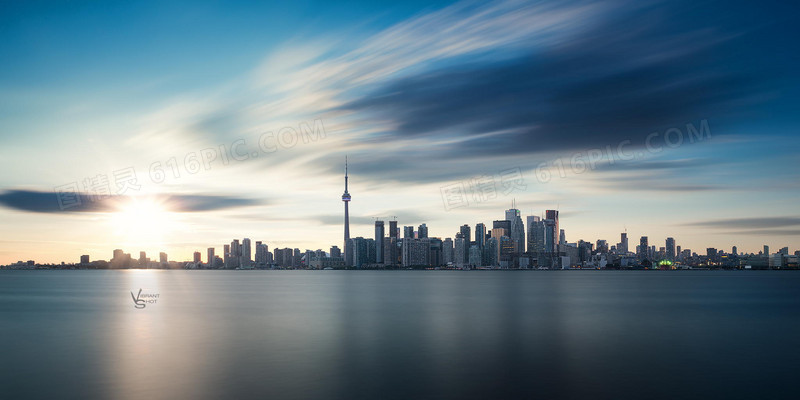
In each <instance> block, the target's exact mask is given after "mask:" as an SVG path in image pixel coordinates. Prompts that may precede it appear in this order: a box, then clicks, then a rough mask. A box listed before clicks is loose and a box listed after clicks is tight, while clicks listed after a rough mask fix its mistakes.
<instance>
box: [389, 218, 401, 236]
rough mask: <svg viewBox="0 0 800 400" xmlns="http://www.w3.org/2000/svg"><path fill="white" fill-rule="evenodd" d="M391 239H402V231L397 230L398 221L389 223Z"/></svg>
mask: <svg viewBox="0 0 800 400" xmlns="http://www.w3.org/2000/svg"><path fill="white" fill-rule="evenodd" d="M389 237H393V238H395V239H400V230H399V229H397V221H389Z"/></svg>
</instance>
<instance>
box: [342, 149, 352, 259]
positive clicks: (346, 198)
mask: <svg viewBox="0 0 800 400" xmlns="http://www.w3.org/2000/svg"><path fill="white" fill-rule="evenodd" d="M347 179H348V177H347V156H345V157H344V193H343V194H342V201H343V202H344V259H345V265H349V264H347V263H348V262H350V260H352V259H353V256H352V253H351V250H350V208H349V204H350V192H348V191H347Z"/></svg>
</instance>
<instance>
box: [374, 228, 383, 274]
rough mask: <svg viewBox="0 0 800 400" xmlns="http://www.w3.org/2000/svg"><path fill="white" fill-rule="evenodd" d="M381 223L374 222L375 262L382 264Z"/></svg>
mask: <svg viewBox="0 0 800 400" xmlns="http://www.w3.org/2000/svg"><path fill="white" fill-rule="evenodd" d="M383 226H384V225H383V221H375V262H376V263H378V264H381V263H383V237H384V229H383Z"/></svg>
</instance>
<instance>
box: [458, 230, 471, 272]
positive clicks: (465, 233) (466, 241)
mask: <svg viewBox="0 0 800 400" xmlns="http://www.w3.org/2000/svg"><path fill="white" fill-rule="evenodd" d="M471 231H472V229H470V227H469V225H467V224H464V225H461V228H459V232H460V233H461V237H462V238H464V260H463V262H464V263H466V262H467V251H468V250H469V242H470V239H471V238H472V232H471Z"/></svg>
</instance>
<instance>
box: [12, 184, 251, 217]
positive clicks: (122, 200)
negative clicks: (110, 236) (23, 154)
mask: <svg viewBox="0 0 800 400" xmlns="http://www.w3.org/2000/svg"><path fill="white" fill-rule="evenodd" d="M78 196H79V198H80V204H78V205H75V206H70V207H65V208H63V209H62V207H61V205H60V203H59V198H58V194H56V193H55V192H43V191H35V190H7V191H5V192H3V193H0V204H2V205H3V206H5V207H7V208H11V209H15V210H19V211H29V212H37V213H60V212H70V213H74V212H114V211H118V210H119V209H120V207H124V206H125V205H126V204H128V203H129V202H130V201H132V200H133V199H134V198H135V196H122V195H114V196H108V197H105V198H102V199H92V198H90V197H89V196H87V195H85V194H78ZM148 198H152V199H154V200H155V201H157V202H159V203H161V204H163V205H164V207H165V208H166V209H167V210H169V211H173V212H202V211H215V210H222V209H229V208H237V207H246V206H252V205H258V204H262V202H261V201H258V200H254V199H247V198H241V197H233V196H223V195H207V194H159V195H155V196H149V197H148ZM64 204H71V203H64Z"/></svg>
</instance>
